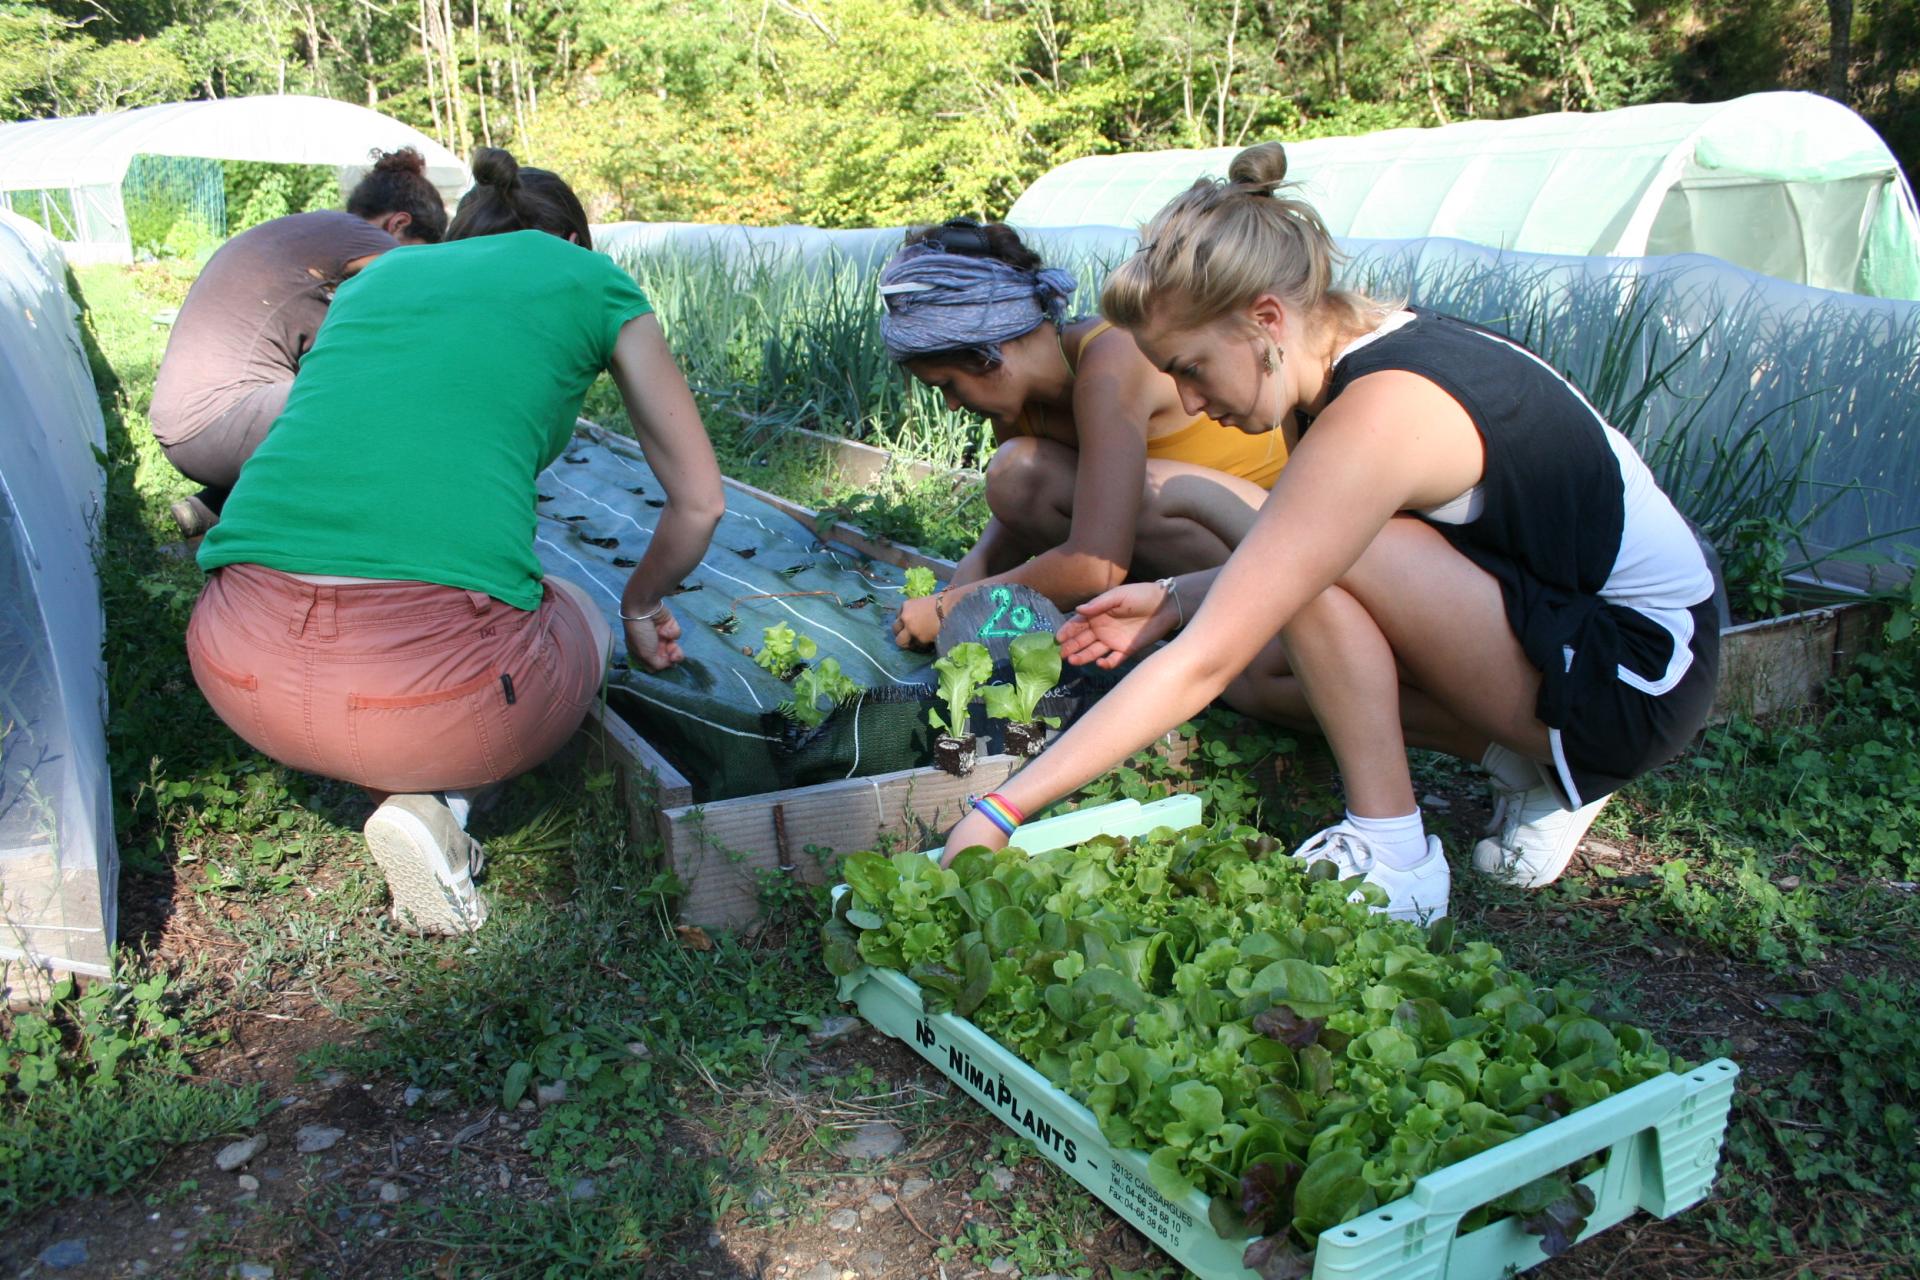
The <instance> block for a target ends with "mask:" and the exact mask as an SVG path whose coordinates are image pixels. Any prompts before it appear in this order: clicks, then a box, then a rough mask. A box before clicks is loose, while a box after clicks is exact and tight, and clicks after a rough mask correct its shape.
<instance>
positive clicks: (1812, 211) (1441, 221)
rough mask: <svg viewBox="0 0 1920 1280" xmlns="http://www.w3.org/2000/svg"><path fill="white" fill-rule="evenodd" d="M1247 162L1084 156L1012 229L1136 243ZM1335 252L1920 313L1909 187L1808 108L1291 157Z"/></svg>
mask: <svg viewBox="0 0 1920 1280" xmlns="http://www.w3.org/2000/svg"><path fill="white" fill-rule="evenodd" d="M1239 150H1240V148H1238V147H1221V148H1215V149H1212V150H1204V151H1153V152H1135V153H1131V154H1126V155H1113V156H1088V157H1086V158H1084V159H1080V160H1074V161H1070V162H1069V163H1067V164H1064V165H1061V166H1059V167H1058V168H1056V169H1054V170H1052V171H1051V172H1049V173H1046V174H1043V175H1042V176H1041V177H1040V178H1039V179H1038V180H1037V181H1036V182H1035V183H1034V184H1033V185H1032V186H1030V187H1028V188H1027V190H1026V191H1025V192H1024V193H1023V194H1022V195H1021V196H1020V198H1019V199H1018V200H1017V201H1015V202H1014V205H1013V209H1012V211H1011V212H1010V213H1009V214H1008V216H1007V220H1008V221H1009V222H1013V223H1016V224H1018V225H1020V226H1036V227H1051V226H1074V225H1094V224H1098V225H1106V226H1122V227H1135V226H1138V225H1140V224H1141V223H1143V222H1145V221H1146V220H1147V219H1148V218H1150V217H1152V216H1153V214H1154V212H1155V211H1156V210H1158V209H1159V208H1160V207H1161V206H1162V205H1163V204H1165V203H1166V202H1167V201H1168V200H1169V199H1171V198H1172V197H1173V196H1175V195H1177V194H1179V192H1180V191H1182V190H1183V189H1185V188H1186V187H1187V186H1188V185H1189V184H1190V183H1192V182H1193V181H1194V179H1196V178H1200V177H1208V176H1219V175H1222V174H1224V173H1225V172H1226V170H1227V165H1228V162H1229V161H1231V160H1232V159H1233V157H1234V155H1235V154H1237V152H1238V151H1239ZM1287 157H1288V174H1289V177H1291V178H1293V179H1294V180H1296V181H1297V182H1298V183H1299V194H1300V195H1301V196H1302V197H1303V198H1304V199H1306V200H1307V201H1308V202H1309V203H1311V204H1312V205H1313V206H1314V207H1315V208H1316V209H1318V210H1319V211H1320V214H1321V216H1322V217H1323V218H1325V219H1326V222H1327V228H1328V230H1330V231H1332V232H1333V233H1334V234H1335V235H1336V236H1345V237H1355V238H1361V239H1394V240H1399V239H1413V238H1417V237H1423V236H1445V237H1451V238H1454V239H1458V240H1467V241H1471V242H1472V243H1474V244H1480V245H1487V246H1489V247H1492V248H1496V249H1518V250H1521V251H1523V252H1528V253H1552V254H1571V255H1605V256H1611V257H1645V256H1657V255H1663V254H1673V253H1706V254H1712V255H1713V256H1715V257H1718V258H1723V259H1725V260H1726V261H1728V262H1731V263H1733V264H1734V265H1735V266H1739V267H1744V268H1746V269H1748V270H1750V271H1757V272H1760V273H1762V274H1765V275H1770V276H1776V277H1779V278H1781V279H1783V280H1788V281H1792V282H1793V283H1796V284H1809V285H1814V286H1817V287H1819V288H1823V289H1838V290H1845V291H1848V292H1853V293H1865V294H1874V295H1877V296H1881V297H1891V298H1909V299H1920V214H1917V213H1916V211H1915V204H1914V194H1913V188H1912V187H1911V186H1910V185H1909V183H1908V182H1907V179H1906V178H1905V177H1904V176H1903V175H1902V173H1901V171H1900V166H1899V164H1898V162H1897V161H1896V160H1895V159H1894V157H1893V153H1892V152H1890V151H1889V150H1888V149H1887V145H1886V143H1885V142H1883V141H1882V140H1881V138H1880V135H1879V134H1877V133H1875V132H1874V130H1873V128H1872V126H1870V125H1869V124H1867V122H1866V121H1865V120H1862V119H1861V118H1860V117H1859V116H1858V115H1856V114H1854V113H1853V112H1852V111H1850V110H1848V109H1847V108H1846V107H1844V106H1842V105H1841V104H1840V103H1837V102H1834V101H1833V100H1831V99H1829V98H1823V97H1821V96H1819V95H1818V94H1811V93H1756V94H1749V95H1748V96H1746V97H1743V98H1736V99H1734V100H1732V101H1730V102H1719V103H1705V104H1696V103H1656V104H1652V105H1648V106H1639V107H1626V108H1622V109H1621V110H1618V111H1606V112H1599V113H1595V114H1584V115H1583V114H1579V113H1573V112H1563V113H1559V114H1553V115H1540V116H1529V117H1527V118H1525V119H1519V120H1472V121H1467V122H1465V123H1462V124H1454V125H1446V126H1443V127H1441V128H1435V129H1392V130H1387V131H1385V132H1381V133H1371V134H1367V135H1365V136H1364V137H1350V138H1310V139H1303V140H1301V141H1298V142H1293V141H1288V142H1287Z"/></svg>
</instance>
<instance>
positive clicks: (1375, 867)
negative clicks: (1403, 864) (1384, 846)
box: [1293, 822, 1453, 924]
mask: <svg viewBox="0 0 1920 1280" xmlns="http://www.w3.org/2000/svg"><path fill="white" fill-rule="evenodd" d="M1293 856H1294V857H1296V858H1298V859H1300V860H1301V861H1302V862H1306V863H1309V864H1311V863H1315V862H1331V863H1332V864H1333V865H1334V866H1335V867H1336V868H1338V869H1339V873H1340V878H1341V879H1342V880H1344V879H1346V878H1347V877H1348V876H1365V877H1366V879H1367V882H1368V883H1369V884H1377V885H1379V886H1380V887H1381V888H1382V889H1385V890H1386V891H1387V905H1386V906H1384V907H1375V908H1374V910H1375V911H1384V912H1386V914H1387V915H1389V916H1392V917H1393V918H1394V919H1395V920H1414V921H1418V922H1419V923H1421V924H1426V923H1428V922H1429V921H1433V920H1438V919H1440V918H1442V917H1443V916H1445V915H1446V914H1447V893H1448V890H1449V888H1450V887H1451V885H1452V882H1453V873H1452V872H1451V871H1450V870H1449V869H1448V867H1447V857H1446V855H1445V854H1444V853H1442V852H1441V851H1440V840H1439V838H1438V837H1437V836H1428V837H1427V856H1426V857H1425V858H1423V859H1421V860H1420V861H1419V862H1418V863H1416V864H1415V865H1413V866H1411V867H1407V868H1405V869H1404V870H1403V869H1401V868H1399V867H1390V866H1388V865H1387V864H1386V863H1384V862H1382V861H1380V859H1379V856H1378V855H1377V854H1376V853H1375V852H1374V848H1373V845H1372V843H1371V842H1370V841H1368V839H1367V837H1366V836H1365V834H1363V833H1362V832H1360V831H1358V830H1356V829H1354V828H1353V827H1350V826H1348V825H1347V824H1346V823H1344V822H1336V823H1335V824H1334V825H1332V826H1331V827H1328V828H1327V829H1326V830H1325V831H1322V832H1320V833H1319V834H1318V835H1314V836H1309V837H1308V838H1307V841H1306V843H1305V844H1303V845H1301V846H1300V847H1299V848H1298V849H1295V850H1294V851H1293Z"/></svg>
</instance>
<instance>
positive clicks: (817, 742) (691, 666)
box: [534, 436, 935, 800]
mask: <svg viewBox="0 0 1920 1280" xmlns="http://www.w3.org/2000/svg"><path fill="white" fill-rule="evenodd" d="M539 492H540V495H541V496H540V502H539V505H538V517H539V518H538V524H537V526H536V529H535V534H534V546H535V551H536V552H537V554H538V555H539V557H540V561H541V564H542V565H543V566H544V567H545V568H546V570H547V572H549V573H553V574H556V575H558V576H560V577H564V578H567V579H570V580H572V581H574V582H577V583H579V584H581V585H582V586H584V587H586V588H587V590H588V592H589V593H590V594H591V595H592V596H593V597H594V599H595V601H596V602H597V603H599V604H600V605H601V606H602V608H603V610H604V612H605V614H606V616H607V617H608V618H609V619H613V618H614V617H615V615H616V614H617V612H618V610H619V600H620V591H621V589H622V587H624V586H625V584H626V581H627V578H628V576H629V575H630V574H631V572H632V568H631V565H630V563H627V562H631V561H635V560H638V559H639V558H640V556H641V555H642V554H643V553H644V552H645V550H646V547H647V543H648V541H649V539H650V538H651V537H652V533H653V526H654V523H655V522H656V521H657V520H658V519H659V515H660V504H661V503H662V502H663V501H664V499H665V497H666V492H665V490H664V489H663V488H662V487H661V485H660V483H659V481H657V480H656V479H655V478H654V475H653V472H652V471H651V470H649V469H648V467H647V465H646V463H645V462H644V461H643V460H642V459H641V457H640V456H639V454H638V451H637V450H634V449H632V448H631V447H630V446H627V445H626V444H625V443H624V442H621V441H617V440H614V439H612V438H604V439H602V440H595V439H590V438H588V437H586V436H579V437H576V438H575V441H574V446H573V447H572V448H571V449H569V450H568V451H567V453H566V454H564V455H563V456H562V457H561V458H560V459H559V460H558V461H556V462H555V463H554V464H553V466H551V467H549V468H548V469H547V470H546V471H545V472H543V473H542V474H541V476H540V481H539ZM569 517H584V518H573V519H570V518H569ZM590 539H599V540H606V539H614V540H616V541H615V545H613V546H603V545H600V544H599V543H598V542H595V541H590ZM901 586H902V574H901V571H900V570H898V569H895V568H893V567H892V566H891V565H885V564H880V563H877V562H875V561H873V560H869V559H867V558H865V557H863V556H859V555H856V554H854V553H851V552H848V551H846V550H843V549H842V548H839V547H827V546H824V545H823V544H822V543H821V542H820V540H819V539H818V538H817V537H815V536H814V533H813V531H812V530H810V529H808V528H807V527H806V526H805V525H803V524H801V523H800V522H799V521H797V520H795V519H794V518H793V517H792V516H790V515H788V514H786V513H785V512H783V511H781V510H779V509H778V508H777V507H774V506H771V505H769V504H767V503H764V502H760V501H757V500H756V499H754V498H751V497H748V496H746V495H743V494H741V493H738V492H734V491H729V492H728V494H727V513H726V515H725V517H724V518H722V520H721V521H720V526H719V528H718V529H717V530H716V531H715V533H714V537H713V542H712V545H710V546H709V547H708V548H707V553H706V555H705V557H703V558H702V560H701V562H700V564H699V566H698V567H697V568H696V569H695V570H694V571H693V572H692V573H691V574H689V575H688V576H687V578H686V580H685V582H684V583H683V588H684V589H683V590H682V591H681V592H680V594H678V595H675V596H673V597H671V598H670V599H669V601H668V604H669V606H670V607H671V608H672V610H673V612H674V615H675V617H677V618H678V619H679V621H680V627H681V636H680V643H681V645H682V647H683V648H684V649H685V650H686V654H687V659H686V661H685V662H683V663H681V664H679V665H678V666H675V667H674V668H672V669H671V670H668V671H664V672H653V671H643V670H632V669H628V668H626V667H625V666H624V662H625V657H624V654H623V653H621V652H619V649H620V641H619V636H620V634H621V630H620V625H619V623H618V622H617V621H615V622H614V624H613V625H614V636H615V647H616V658H615V662H616V665H615V668H614V671H613V673H612V677H611V680H610V681H609V687H608V700H609V703H610V705H612V706H613V707H614V708H615V709H616V710H617V711H619V712H620V714H621V715H622V717H623V718H625V719H626V720H628V721H629V722H630V723H631V724H632V725H633V726H634V728H635V729H636V730H638V731H639V733H640V734H641V736H643V737H644V738H646V739H647V741H648V742H650V743H652V744H653V745H654V746H655V747H656V748H658V749H659V750H660V751H661V752H663V753H664V754H665V755H666V756H667V758H668V759H670V760H672V761H673V762H674V764H675V765H676V766H677V767H678V768H679V769H680V771H681V772H682V773H684V774H685V775H686V776H687V779H688V780H689V781H690V782H692V783H693V785H694V793H695V797H696V798H697V799H700V800H721V799H728V798H730V797H734V796H742V795H754V794H758V793H760V792H764V791H774V790H779V789H781V788H784V787H795V786H806V785H810V784H812V783H816V782H826V781H831V780H833V779H836V778H846V777H863V776H866V775H868V774H875V773H885V772H888V771H890V770H894V769H905V768H911V767H914V766H917V765H922V764H925V763H927V762H928V760H929V759H930V758H931V756H932V749H933V748H932V743H933V737H932V735H933V730H932V728H931V726H930V725H929V724H928V723H927V718H926V711H925V708H926V707H927V706H928V705H929V703H930V700H931V697H932V694H933V686H934V683H935V677H934V675H933V673H932V670H931V665H932V661H933V657H932V655H931V654H926V653H913V652H908V651H905V650H902V649H900V648H899V647H898V646H896V645H895V644H894V642H893V635H892V631H891V628H890V626H889V625H888V624H889V622H890V619H891V616H892V614H893V612H894V611H895V610H896V609H897V608H898V607H899V604H900V600H901ZM782 622H784V623H786V624H787V625H788V626H790V627H792V628H793V629H794V630H795V631H797V632H800V633H802V634H804V635H807V636H810V637H812V638H813V640H814V641H815V642H816V643H818V645H819V647H820V648H819V654H818V655H817V657H816V658H815V659H814V661H816V662H818V661H820V660H821V659H825V658H832V659H834V660H836V661H837V662H839V664H840V669H841V670H842V671H843V672H844V673H846V674H847V675H848V676H850V677H851V678H852V679H853V680H854V681H856V682H857V683H858V684H860V685H862V686H863V687H864V692H863V693H861V694H859V695H857V696H856V697H855V698H854V699H853V700H851V701H849V702H848V703H846V704H844V705H842V706H841V707H840V708H839V709H838V710H837V711H835V712H834V713H833V714H832V715H831V716H830V717H829V718H828V719H827V721H826V723H825V724H823V725H821V726H820V727H819V728H818V729H816V730H813V731H811V732H807V731H803V730H801V729H800V728H799V727H798V726H796V725H794V724H793V722H792V721H790V720H789V719H787V717H785V716H783V715H781V714H780V712H779V707H780V705H781V704H782V703H784V702H787V701H788V700H790V698H791V697H792V690H791V688H790V687H789V685H788V684H787V683H786V682H784V681H781V680H777V679H775V678H774V677H773V676H772V675H770V674H769V673H768V672H766V671H764V670H762V669H761V668H760V667H759V666H758V665H756V664H755V662H754V660H753V658H752V656H750V655H751V654H752V653H754V652H757V651H758V650H759V649H760V647H761V639H762V636H763V634H764V633H765V631H766V629H767V628H768V627H770V626H772V625H774V624H775V623H782Z"/></svg>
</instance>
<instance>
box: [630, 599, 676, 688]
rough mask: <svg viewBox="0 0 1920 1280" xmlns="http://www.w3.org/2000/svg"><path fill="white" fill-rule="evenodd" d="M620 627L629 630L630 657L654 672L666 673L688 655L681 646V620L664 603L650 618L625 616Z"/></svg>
mask: <svg viewBox="0 0 1920 1280" xmlns="http://www.w3.org/2000/svg"><path fill="white" fill-rule="evenodd" d="M620 625H621V626H623V627H625V628H626V636H627V656H628V657H629V658H630V659H631V658H638V659H639V660H640V661H641V662H644V663H646V664H647V666H648V667H649V668H650V669H652V670H654V671H665V670H666V669H667V668H668V667H670V666H672V665H673V664H674V663H676V662H680V661H682V660H683V659H685V658H686V656H687V655H686V652H685V651H684V650H683V649H681V647H680V621H679V619H677V618H675V617H674V616H673V612H672V611H671V610H669V609H668V608H667V606H666V605H664V604H662V605H661V606H660V611H659V612H658V613H656V614H653V615H652V616H651V617H641V616H638V615H634V616H626V615H622V618H621V624H620Z"/></svg>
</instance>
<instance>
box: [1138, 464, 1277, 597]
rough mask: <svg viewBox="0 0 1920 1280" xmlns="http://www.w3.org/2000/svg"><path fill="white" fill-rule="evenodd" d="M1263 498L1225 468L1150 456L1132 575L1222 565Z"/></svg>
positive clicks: (1146, 576)
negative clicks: (1201, 465)
mask: <svg viewBox="0 0 1920 1280" xmlns="http://www.w3.org/2000/svg"><path fill="white" fill-rule="evenodd" d="M1266 497H1267V491H1266V490H1265V489H1262V488H1261V487H1260V486H1259V485H1257V484H1254V483H1253V482H1252V481H1250V480H1242V479H1241V478H1240V477H1238V476H1230V475H1228V474H1227V473H1226V472H1224V471H1215V470H1213V469H1212V468H1210V467H1198V466H1194V465H1193V464H1192V463H1189V462H1167V461H1163V460H1161V459H1157V458H1155V459H1150V460H1149V461H1148V462H1147V485H1146V494H1145V498H1144V501H1143V502H1142V504H1141V507H1140V523H1139V525H1138V532H1137V533H1136V535H1135V537H1134V542H1133V564H1132V565H1131V566H1130V572H1131V574H1132V576H1133V577H1134V578H1136V579H1141V580H1145V579H1149V578H1160V577H1166V576H1168V575H1171V574H1176V573H1191V572H1193V571H1194V570H1196V569H1212V568H1214V567H1216V566H1218V565H1220V564H1223V563H1224V562H1225V561H1226V558H1227V556H1228V555H1229V554H1231V553H1232V551H1233V549H1234V548H1235V547H1237V546H1239V545H1240V539H1241V538H1242V537H1244V536H1245V535H1246V532H1247V529H1248V528H1249V527H1250V526H1251V525H1252V524H1253V518H1254V516H1255V515H1256V514H1258V512H1259V510H1260V504H1261V503H1262V502H1264V501H1266Z"/></svg>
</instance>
